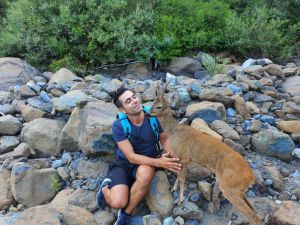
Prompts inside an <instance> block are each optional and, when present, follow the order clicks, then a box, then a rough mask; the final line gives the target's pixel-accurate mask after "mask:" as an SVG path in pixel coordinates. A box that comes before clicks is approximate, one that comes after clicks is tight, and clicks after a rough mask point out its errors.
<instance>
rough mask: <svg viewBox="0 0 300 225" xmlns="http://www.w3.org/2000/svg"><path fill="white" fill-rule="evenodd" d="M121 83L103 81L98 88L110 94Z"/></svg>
mask: <svg viewBox="0 0 300 225" xmlns="http://www.w3.org/2000/svg"><path fill="white" fill-rule="evenodd" d="M120 86H121V85H118V84H115V83H113V82H111V81H109V82H103V83H101V84H100V90H101V91H104V92H106V93H108V94H112V93H113V92H114V91H116V90H117V89H118V88H119V87H120Z"/></svg>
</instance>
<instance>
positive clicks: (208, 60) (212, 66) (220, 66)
mask: <svg viewBox="0 0 300 225" xmlns="http://www.w3.org/2000/svg"><path fill="white" fill-rule="evenodd" d="M201 61H202V64H203V65H204V66H205V68H206V69H207V71H208V73H209V74H210V75H211V76H213V75H215V74H218V73H222V72H223V71H224V66H225V65H226V64H227V63H228V61H226V60H225V61H224V60H223V61H221V59H219V58H213V57H212V56H211V55H209V54H203V55H202V56H201ZM219 61H221V63H219Z"/></svg>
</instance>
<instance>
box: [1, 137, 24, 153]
mask: <svg viewBox="0 0 300 225" xmlns="http://www.w3.org/2000/svg"><path fill="white" fill-rule="evenodd" d="M19 143H20V140H19V138H18V137H15V136H2V137H0V155H1V154H2V153H6V152H9V151H12V150H13V149H14V148H15V147H17V146H18V144H19Z"/></svg>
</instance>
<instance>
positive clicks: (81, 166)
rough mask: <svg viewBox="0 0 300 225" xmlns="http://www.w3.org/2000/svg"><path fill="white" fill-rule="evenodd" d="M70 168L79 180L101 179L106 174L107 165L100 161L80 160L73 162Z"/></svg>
mask: <svg viewBox="0 0 300 225" xmlns="http://www.w3.org/2000/svg"><path fill="white" fill-rule="evenodd" d="M72 166H73V167H74V169H75V171H76V172H77V173H78V176H79V177H80V178H103V177H105V176H106V175H107V173H108V164H107V163H106V162H104V161H101V160H98V161H95V162H94V161H88V160H85V159H82V158H81V159H78V161H73V163H72Z"/></svg>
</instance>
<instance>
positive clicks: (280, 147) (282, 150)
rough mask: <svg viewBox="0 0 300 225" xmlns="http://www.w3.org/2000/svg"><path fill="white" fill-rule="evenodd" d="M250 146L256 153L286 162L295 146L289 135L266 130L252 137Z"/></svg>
mask: <svg viewBox="0 0 300 225" xmlns="http://www.w3.org/2000/svg"><path fill="white" fill-rule="evenodd" d="M252 146H253V150H254V151H256V152H259V153H263V154H265V155H267V156H273V157H277V158H279V159H281V160H286V161H288V160H291V158H292V152H293V150H294V146H295V145H294V143H293V141H292V139H291V138H290V137H289V135H287V134H284V133H281V132H279V131H276V130H270V129H268V130H262V131H260V132H258V133H256V134H253V135H252Z"/></svg>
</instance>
